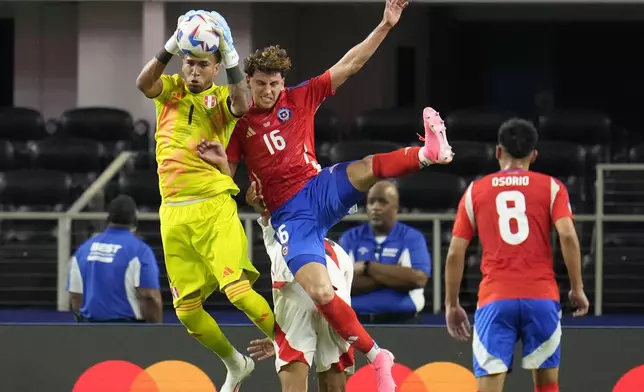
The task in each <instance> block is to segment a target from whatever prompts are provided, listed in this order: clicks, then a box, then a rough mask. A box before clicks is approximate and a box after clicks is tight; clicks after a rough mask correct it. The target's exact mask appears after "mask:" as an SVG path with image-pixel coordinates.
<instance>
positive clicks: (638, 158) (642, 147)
mask: <svg viewBox="0 0 644 392" xmlns="http://www.w3.org/2000/svg"><path fill="white" fill-rule="evenodd" d="M628 160H629V161H630V162H632V163H644V143H642V144H639V145H637V146H635V147H633V148H631V150H630V151H629V153H628Z"/></svg>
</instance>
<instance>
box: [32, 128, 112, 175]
mask: <svg viewBox="0 0 644 392" xmlns="http://www.w3.org/2000/svg"><path fill="white" fill-rule="evenodd" d="M29 150H30V152H31V155H32V162H33V164H34V167H35V168H37V169H50V170H60V171H64V172H67V173H100V172H101V171H102V170H103V167H104V165H105V164H106V163H107V162H105V148H104V147H103V146H102V145H101V144H99V143H98V142H95V141H93V140H87V139H77V138H70V137H65V136H52V137H50V138H47V139H44V140H40V141H38V142H32V143H31V144H30V145H29Z"/></svg>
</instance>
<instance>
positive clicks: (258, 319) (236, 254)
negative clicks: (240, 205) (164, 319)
mask: <svg viewBox="0 0 644 392" xmlns="http://www.w3.org/2000/svg"><path fill="white" fill-rule="evenodd" d="M194 209H195V210H194V211H192V213H191V214H190V216H194V217H199V219H194V221H193V222H191V224H190V230H191V238H190V241H191V244H192V246H193V248H194V249H195V250H196V251H197V252H199V256H200V258H201V260H203V262H204V266H205V268H206V274H207V276H210V277H211V279H212V280H213V282H214V284H215V287H217V288H219V289H220V290H221V291H223V292H224V293H225V294H226V296H227V297H228V299H229V301H230V302H231V303H232V304H233V305H235V307H237V308H238V309H240V310H241V311H243V312H244V313H246V315H247V316H248V317H249V319H250V320H251V321H253V322H254V323H255V324H256V325H257V326H258V327H259V329H260V330H261V331H262V332H264V334H266V335H267V336H269V337H272V336H273V327H274V317H273V312H272V310H271V308H270V306H269V305H268V303H267V302H266V300H265V299H264V297H262V296H261V295H259V294H258V293H257V292H256V291H255V290H253V288H252V283H254V282H255V281H256V280H257V278H258V277H259V273H258V272H257V269H255V267H254V266H253V265H252V264H251V263H250V261H249V260H248V254H247V251H248V244H247V241H246V236H245V233H244V229H243V227H242V225H241V222H240V221H239V218H238V216H237V205H236V203H235V201H234V199H233V198H232V197H231V196H230V195H229V194H222V195H218V196H215V197H213V198H211V199H209V200H206V201H203V202H200V203H198V204H196V205H195V206H194ZM208 294H209V293H208ZM205 298H207V296H204V297H203V298H202V300H205ZM224 363H225V364H226V368H227V370H228V374H227V376H226V382H225V383H224V385H223V387H222V391H237V389H238V388H239V386H240V385H241V383H242V382H243V381H244V379H245V378H246V377H248V376H249V375H250V373H251V372H252V371H253V369H254V363H253V361H252V360H251V359H250V358H248V357H245V356H243V355H241V354H239V353H238V352H235V353H234V355H233V356H232V357H231V359H230V360H229V361H224Z"/></svg>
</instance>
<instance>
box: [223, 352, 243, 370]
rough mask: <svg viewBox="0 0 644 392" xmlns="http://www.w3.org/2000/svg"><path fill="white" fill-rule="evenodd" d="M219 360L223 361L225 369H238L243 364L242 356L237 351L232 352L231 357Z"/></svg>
mask: <svg viewBox="0 0 644 392" xmlns="http://www.w3.org/2000/svg"><path fill="white" fill-rule="evenodd" d="M221 360H222V361H224V365H226V368H227V369H239V368H240V367H242V366H243V365H244V363H245V360H244V356H243V355H242V353H240V352H239V351H237V350H235V351H233V354H232V355H231V356H229V357H226V358H222V359H221Z"/></svg>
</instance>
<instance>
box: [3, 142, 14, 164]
mask: <svg viewBox="0 0 644 392" xmlns="http://www.w3.org/2000/svg"><path fill="white" fill-rule="evenodd" d="M14 166H15V150H14V147H13V144H11V142H10V141H8V140H0V170H11V169H13V168H14Z"/></svg>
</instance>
